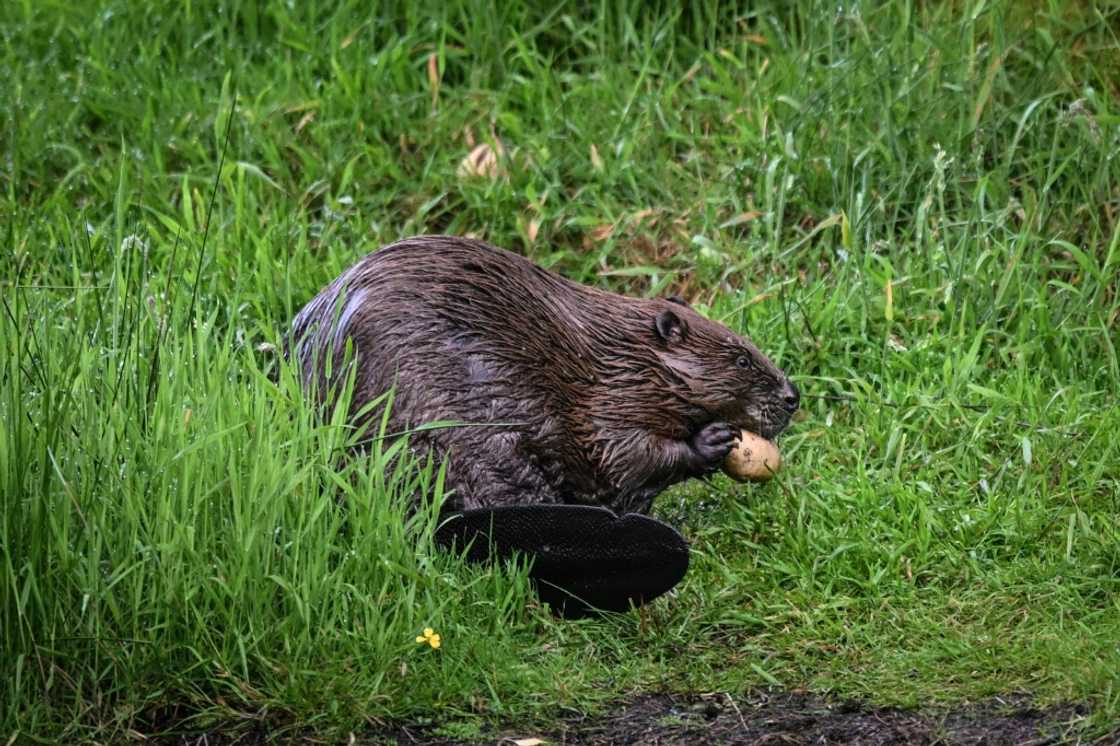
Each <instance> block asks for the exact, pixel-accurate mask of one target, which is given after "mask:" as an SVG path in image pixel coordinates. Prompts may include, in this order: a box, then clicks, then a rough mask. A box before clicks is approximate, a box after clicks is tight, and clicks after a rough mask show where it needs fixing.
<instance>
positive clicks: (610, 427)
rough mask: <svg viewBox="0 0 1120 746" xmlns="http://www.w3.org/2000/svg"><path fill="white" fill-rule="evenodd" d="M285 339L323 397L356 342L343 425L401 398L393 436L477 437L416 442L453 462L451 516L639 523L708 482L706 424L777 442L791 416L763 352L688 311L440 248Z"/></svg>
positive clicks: (485, 250)
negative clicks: (665, 497) (494, 509)
mask: <svg viewBox="0 0 1120 746" xmlns="http://www.w3.org/2000/svg"><path fill="white" fill-rule="evenodd" d="M292 339H293V340H294V342H295V345H296V347H295V350H296V356H297V358H298V361H299V363H300V365H301V366H302V369H303V371H304V377H305V381H306V382H307V383H312V382H315V383H316V384H317V385H318V386H319V387H320V390H325V389H326V387H327V386H328V385H329V384H330V383H332V382H334V381H337V380H338V375H339V374H340V371H341V369H342V366H341V365H340V363H341V361H342V359H343V358H342V356H343V353H344V348H345V347H346V344H345V342H346V340H350V341H351V342H352V345H353V351H354V355H355V357H354V360H355V361H356V364H357V372H356V375H357V380H356V384H355V393H354V398H353V402H352V410H353V411H357V409H359V408H361V407H362V406H364V405H365V404H366V403H368V402H369V401H371V400H372V399H374V398H375V397H377V396H379V395H380V394H382V393H384V392H385V391H387V390H388V389H390V387H393V386H394V385H395V391H394V399H393V405H392V408H391V413H390V422H389V429H390V431H400V430H404V429H407V428H409V427H415V426H416V425H419V424H422V423H425V422H432V421H437V420H444V421H446V420H452V421H457V422H465V423H471V424H472V425H480V426H469V427H455V428H448V429H440V430H432V431H426V432H423V433H420V434H417V435H414V436H413V438H412V440H411V443H412V446H413V448H414V449H420V450H423V449H433V450H434V451H435V453H436V454H437V455H438V456H446V457H448V472H447V486H448V487H449V488H451V489H453V490H454V492H453V493H452V494H451V496H450V497H449V498H448V502H447V504H446V507H447V508H450V509H464V508H477V507H483V506H495V505H506V504H523V503H581V504H595V505H605V506H607V507H610V508H612V509H614V510H616V511H618V512H627V511H638V512H645V511H648V510H649V507H650V505H651V503H652V501H653V498H654V497H655V496H656V495H657V494H658V493H659V492H661V491H662V490H663V489H665V488H666V487H668V486H670V485H672V484H674V483H676V482H679V481H682V480H684V479H687V478H689V477H693V476H701V475H703V474H705V473H708V472H710V471H712V470H714V469H715V468H717V467H718V465H719V461H720V459H721V455H720V454H719V453H714V452H713V449H712V447H710V444H708V441H706V440H705V438H708V440H711V438H710V437H708V436H710V435H711V434H712V433H713V432H715V430H713V428H714V427H716V425H715V424H714V423H727V425H729V426H730V427H731V428H746V429H749V430H752V431H754V432H759V433H761V434H763V435H764V436H767V437H773V436H774V435H776V434H777V433H778V432H780V431H781V430H782V429H783V428H784V427H785V426H786V424H787V423H788V421H789V416H790V414H791V413H792V410H793V409H794V408H796V389H793V388H792V386H791V385H790V383H789V382H788V380H787V379H786V377H785V375H784V374H783V373H782V372H781V371H780V370H778V369H777V368H776V367H775V366H774V365H773V364H772V363H771V362H770V361H769V360H767V359H766V357H765V356H763V355H762V353H760V352H759V351H758V350H757V349H756V348H755V347H754V346H753V345H752V344H751V343H750V342H749V341H748V340H746V339H743V338H742V337H739V336H738V335H736V334H734V333H733V332H731V331H730V330H729V329H727V328H726V327H724V326H722V325H720V324H718V323H715V322H713V321H709V320H708V319H706V318H704V317H703V316H701V315H700V314H698V313H696V312H695V311H693V310H692V309H691V308H689V307H688V306H687V305H685V304H683V303H682V302H675V301H673V300H665V299H650V300H642V299H634V298H628V297H624V296H621V295H616V294H614V293H609V292H605V291H603V290H599V289H596V288H591V287H587V286H583V285H579V284H577V283H574V282H571V281H569V280H567V279H565V278H563V277H560V276H559V275H556V274H554V273H552V272H549V271H547V270H545V269H542V268H541V267H538V266H537V265H535V264H533V263H532V262H530V261H528V260H526V259H525V258H523V257H520V256H518V255H516V254H513V253H510V252H508V251H504V250H502V249H498V248H496V247H493V246H490V245H488V244H485V243H483V242H480V241H473V240H468V239H463V238H455V237H450V236H419V237H416V238H410V239H406V240H403V241H400V242H398V243H395V244H392V245H390V246H387V247H385V248H383V249H381V250H379V251H376V252H374V253H372V254H370V255H369V256H367V257H365V258H364V259H362V260H360V261H358V262H357V263H356V264H355V265H354V266H352V267H351V268H350V269H348V270H346V271H345V272H343V273H342V275H341V276H339V277H338V278H337V279H336V280H335V281H334V282H332V283H331V284H330V285H329V286H327V287H326V288H324V289H323V290H322V291H321V292H320V293H319V295H318V296H316V297H315V298H314V299H313V300H312V301H311V302H310V303H308V305H307V306H306V307H305V308H304V309H303V310H302V311H300V313H299V314H298V316H297V317H296V319H295V321H294V322H293V328H292ZM328 350H333V353H331V354H333V358H332V360H331V366H333V372H332V373H331V374H330V375H329V376H327V375H324V371H325V369H326V366H325V363H326V362H327V361H326V358H327V357H328V352H327V351H328ZM747 363H749V364H747ZM791 392H792V398H791ZM783 393H784V395H785V399H784V400H783V398H782V397H783ZM791 403H792V407H791ZM370 417H378V418H379V417H380V413H379V412H378V413H373V414H372V415H370ZM366 419H369V418H366ZM374 421H378V420H374ZM492 423H500V424H496V425H495V424H492ZM705 428H707V429H706V430H705ZM716 429H718V428H716ZM734 432H736V433H737V432H738V430H737V429H735V430H734ZM705 433H706V434H705ZM717 435H718V434H717ZM713 437H715V436H713ZM723 439H724V440H726V437H724V438H723ZM716 450H717V451H723V453H725V452H726V449H724V448H723V447H722V441H721V442H720V443H717V446H716Z"/></svg>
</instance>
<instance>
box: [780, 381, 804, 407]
mask: <svg viewBox="0 0 1120 746" xmlns="http://www.w3.org/2000/svg"><path fill="white" fill-rule="evenodd" d="M778 396H779V397H781V399H782V403H783V404H785V407H786V409H787V410H789V413H790V414H793V413H794V412H796V411H797V408H798V407H799V406H801V392H800V391H798V390H797V387H796V386H794V385H793V381H791V380H789V379H788V378H787V379H786V380H785V383H784V384H783V385H782V390H781V391H780V392H779V393H778Z"/></svg>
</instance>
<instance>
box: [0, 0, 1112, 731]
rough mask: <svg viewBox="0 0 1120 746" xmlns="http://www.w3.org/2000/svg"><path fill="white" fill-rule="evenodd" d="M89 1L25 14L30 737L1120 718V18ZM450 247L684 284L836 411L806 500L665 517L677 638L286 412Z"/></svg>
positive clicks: (4, 404) (410, 468)
mask: <svg viewBox="0 0 1120 746" xmlns="http://www.w3.org/2000/svg"><path fill="white" fill-rule="evenodd" d="M71 5H72V4H70V3H63V2H46V3H32V2H9V3H6V4H4V5H3V6H0V99H3V100H4V101H6V102H7V105H6V106H5V107H4V109H3V111H2V113H0V116H2V117H3V119H2V121H3V126H2V127H0V137H2V139H3V143H4V152H5V158H4V161H3V164H2V165H0V190H2V194H3V197H2V201H0V217H2V218H3V220H2V221H0V222H2V225H3V227H2V233H3V237H4V241H3V244H4V248H3V252H4V253H3V259H2V261H0V297H2V299H3V303H2V305H3V308H2V309H0V379H2V380H3V391H2V394H0V427H2V433H0V491H2V493H3V501H2V504H0V678H2V679H3V680H4V681H6V682H8V685H7V686H6V687H5V688H4V690H3V694H2V696H3V699H2V700H0V740H5V741H6V740H7V739H8V738H9V737H10V736H15V737H16V738H17V739H19V738H29V737H35V736H37V737H39V738H41V739H43V740H46V741H56V740H59V739H63V740H73V739H83V738H84V739H99V740H118V739H120V740H123V739H126V738H128V737H129V736H130V733H131V732H133V731H136V732H143V733H150V732H154V731H155V730H158V728H159V727H161V726H165V725H166V724H168V723H173V722H177V721H181V720H182V719H183V718H190V720H189V721H188V723H189V724H191V725H196V726H203V725H206V724H208V723H214V722H224V723H226V725H227V727H231V728H245V727H252V725H253V724H254V723H255V722H258V721H259V720H261V719H266V720H267V721H268V722H270V723H272V724H273V725H274V726H282V725H284V724H298V725H299V726H300V727H310V728H312V729H315V730H317V731H321V732H323V733H327V734H331V733H340V732H345V731H347V730H349V729H353V728H359V727H362V726H363V725H366V724H376V723H378V722H383V721H385V720H387V719H395V718H408V719H412V720H423V719H432V720H433V721H437V722H454V723H455V724H454V725H451V726H449V728H450V729H451V731H455V732H469V731H470V730H471V729H472V728H474V727H475V725H476V724H477V723H478V722H481V721H483V720H487V719H503V718H518V719H520V720H521V721H522V722H524V721H525V720H526V719H538V718H545V719H546V718H549V717H552V716H555V714H556V713H557V712H558V709H557V708H560V707H577V708H586V707H592V706H594V705H595V704H597V703H599V702H603V701H606V700H610V699H612V698H615V697H618V696H621V695H624V694H626V693H628V692H632V691H636V690H649V689H663V688H669V689H680V690H683V689H690V690H700V691H713V690H720V689H725V690H731V691H735V690H741V689H742V688H743V687H748V686H768V685H778V686H781V687H784V688H799V687H804V688H809V689H812V690H814V691H817V692H822V693H832V694H836V695H840V696H852V697H859V698H864V699H868V700H871V701H874V702H879V703H897V704H907V705H919V704H930V703H934V704H937V703H952V702H960V701H964V700H969V699H975V698H979V697H984V696H988V695H991V694H996V693H1008V692H1024V693H1027V694H1029V695H1031V696H1033V697H1036V698H1037V699H1038V701H1039V702H1041V703H1048V702H1057V701H1078V702H1086V703H1088V704H1089V705H1091V707H1092V708H1093V710H1094V712H1095V713H1096V717H1097V718H1098V719H1099V721H1100V722H1104V721H1107V720H1114V719H1116V718H1117V717H1120V690H1118V687H1117V684H1118V683H1120V681H1118V676H1117V673H1116V672H1117V670H1120V601H1118V598H1120V596H1118V595H1117V592H1118V590H1120V575H1118V572H1120V529H1118V528H1117V520H1116V517H1117V513H1118V511H1120V497H1118V495H1120V468H1118V466H1117V465H1118V464H1120V408H1118V407H1117V392H1118V391H1120V361H1118V356H1117V349H1116V348H1117V342H1118V338H1120V331H1118V330H1120V292H1118V279H1117V278H1118V274H1120V273H1118V270H1120V228H1118V226H1120V223H1118V220H1117V217H1118V212H1120V192H1118V191H1117V184H1120V159H1118V158H1117V157H1116V153H1117V148H1118V145H1120V129H1118V124H1120V105H1118V93H1120V91H1118V90H1117V88H1116V83H1115V81H1116V80H1117V79H1120V78H1118V75H1117V74H1118V73H1120V55H1118V54H1117V52H1116V49H1117V45H1118V39H1117V30H1118V28H1120V25H1118V24H1120V17H1118V16H1117V14H1116V11H1115V9H1110V8H1109V7H1107V6H1105V5H1103V4H1102V5H1101V6H1100V7H1097V6H1096V5H1094V4H1092V3H1057V2H1055V3H1052V4H1050V5H1046V4H1042V5H1037V6H1036V5H1031V7H1030V8H1027V7H1025V6H1026V5H1027V4H1022V5H1020V4H1014V3H1000V2H989V3H985V2H976V3H936V4H928V5H926V4H917V3H907V2H902V0H899V1H897V2H888V3H879V4H874V5H872V4H859V3H856V4H852V5H844V6H843V8H839V7H838V6H837V5H836V4H832V5H828V4H823V3H822V4H815V3H810V2H802V3H773V4H765V3H764V4H762V5H761V6H758V7H756V8H755V9H754V10H751V11H741V12H736V11H733V10H731V9H728V8H726V7H725V8H717V4H716V3H707V2H698V3H694V4H691V5H689V6H688V7H687V8H686V9H683V10H682V9H679V8H677V7H676V5H675V4H670V5H669V6H667V7H666V8H664V9H661V10H657V9H653V10H651V9H650V8H648V7H645V6H643V5H640V4H637V3H631V4H629V5H628V4H625V3H624V4H621V5H619V6H618V7H616V8H612V9H609V10H608V9H602V10H600V11H596V12H591V11H584V10H582V9H581V7H582V6H579V5H569V4H563V3H551V4H542V7H540V8H538V7H536V6H535V5H530V4H526V3H524V2H507V3H489V2H481V1H480V2H468V1H467V0H461V1H459V2H451V3H445V4H444V3H432V4H431V7H422V6H421V5H420V4H415V5H414V4H411V3H400V4H393V3H385V4H382V5H380V7H379V8H378V9H377V11H376V12H374V13H371V11H370V9H369V7H367V5H366V4H364V3H346V2H339V3H330V4H328V3H320V2H306V3H295V4H289V3H284V2H279V1H276V2H268V1H266V2H259V3H253V2H245V3H239V2H230V3H225V4H221V5H219V4H215V3H209V2H203V3H197V2H188V1H186V0H183V1H182V2H170V3H163V4H147V3H131V2H100V3H95V4H94V3H91V4H89V7H82V8H77V9H75V8H73V7H70V6H71ZM157 6H158V7H157ZM497 141H500V143H501V153H502V156H501V158H500V159H499V165H500V169H499V171H498V173H497V174H496V175H495V176H494V177H493V178H492V177H490V176H481V177H472V176H470V175H467V174H464V173H462V172H461V170H460V164H461V162H462V160H463V159H464V157H465V156H466V155H467V154H468V153H469V152H470V151H471V150H472V148H473V147H476V146H477V145H479V144H481V143H491V144H492V145H494V146H495V147H497V145H496V143H497ZM437 231H438V232H450V233H463V234H465V233H471V234H474V235H479V236H482V237H484V238H487V239H488V240H491V241H493V242H495V243H498V244H500V245H503V246H506V247H508V248H511V249H514V250H517V251H521V252H523V253H525V254H527V255H530V256H532V257H533V258H534V259H536V260H537V261H539V262H541V263H542V264H545V265H548V266H551V267H553V268H555V269H557V270H558V271H561V272H563V273H565V274H566V275H568V276H570V277H573V278H576V279H579V280H582V281H585V282H590V283H596V284H599V285H602V286H604V287H612V288H614V289H618V290H623V291H626V292H629V293H632V294H657V293H666V292H669V291H674V292H680V293H682V294H683V295H686V296H688V297H689V298H690V299H692V300H693V301H694V303H695V304H697V305H699V306H700V307H701V308H703V309H704V310H706V312H708V313H709V314H710V315H712V316H713V317H716V318H720V319H722V320H724V321H725V322H726V323H728V324H730V325H731V326H733V327H735V328H737V329H740V330H742V331H744V332H746V333H748V334H750V336H751V337H752V338H753V339H754V340H755V341H756V342H757V343H758V344H759V346H760V347H761V348H762V349H764V350H766V351H767V352H769V353H771V354H772V357H774V358H775V359H776V360H777V361H778V362H779V363H780V364H781V365H782V366H783V367H784V368H785V369H786V370H787V371H789V372H791V373H792V375H793V378H794V379H795V380H796V381H797V382H798V385H799V386H800V388H801V390H802V392H803V394H804V404H803V407H804V414H805V416H804V418H803V419H802V420H800V421H799V422H798V423H796V424H795V426H794V428H793V429H792V431H791V433H790V434H789V435H788V436H787V437H786V438H785V440H784V441H783V443H784V445H783V449H784V452H785V456H786V462H787V463H788V465H789V467H788V469H787V470H786V471H785V472H784V473H783V474H782V476H781V477H780V478H779V479H777V480H775V481H774V482H772V483H770V484H768V485H766V486H764V487H753V486H751V487H746V486H740V485H734V484H732V483H730V482H728V481H726V480H724V479H722V478H720V479H717V480H715V481H713V482H712V483H710V484H693V485H689V486H686V487H684V488H682V489H680V490H678V491H675V492H673V493H670V494H667V495H664V496H662V498H661V499H660V501H659V503H658V506H657V512H658V515H659V516H660V517H662V518H664V519H665V520H668V521H670V522H672V523H673V524H674V525H677V526H679V527H681V529H682V530H683V531H684V532H685V533H686V534H687V536H688V538H689V539H690V540H691V541H692V543H693V547H694V559H693V565H692V568H691V570H690V572H689V575H688V577H687V578H686V580H685V582H684V583H683V584H682V586H681V587H680V589H679V591H678V592H677V593H676V594H675V595H674V596H673V597H671V598H669V599H665V600H662V601H660V602H658V603H657V604H655V605H654V606H653V607H652V608H651V609H650V610H649V611H648V613H646V614H642V615H639V614H633V615H623V616H619V617H611V618H606V619H601V620H589V621H581V622H578V623H557V622H555V621H553V620H552V619H551V618H550V617H549V616H548V615H547V613H545V612H544V611H543V610H541V609H539V608H537V607H536V606H535V605H534V604H533V601H532V597H531V595H530V594H529V592H528V589H527V586H526V583H525V580H524V577H523V575H522V574H520V573H518V572H517V571H516V570H510V571H508V572H480V571H474V570H471V569H469V568H464V567H461V566H458V565H457V564H456V563H455V562H453V561H451V560H449V559H448V558H446V557H441V556H439V555H437V554H435V553H434V552H433V551H432V550H431V547H430V544H429V541H428V539H427V538H426V536H427V534H426V530H427V529H428V528H430V521H431V516H430V515H427V514H423V513H422V514H420V515H417V516H414V517H412V518H407V517H406V514H405V511H404V509H403V504H402V503H403V501H402V497H403V496H405V495H407V494H410V493H411V492H412V491H413V490H415V489H416V488H417V487H418V486H419V487H420V488H421V489H423V490H425V491H426V492H433V493H437V494H438V490H439V489H440V485H439V478H438V473H437V472H434V471H433V469H432V468H431V466H430V465H426V464H407V463H406V464H402V465H401V466H400V467H399V468H397V469H393V470H390V471H389V472H388V473H386V470H385V469H382V468H380V467H379V464H380V463H382V462H383V461H384V460H386V457H387V456H388V455H390V454H389V449H394V448H400V447H401V444H400V443H399V442H397V441H394V440H393V439H386V440H385V441H384V442H383V444H382V447H383V450H382V451H381V452H379V453H375V454H374V455H373V456H372V457H371V459H370V460H369V461H367V462H349V463H347V462H345V461H343V460H341V459H339V458H338V454H339V453H340V452H341V450H342V449H343V448H344V447H345V443H346V441H347V439H348V438H349V437H350V434H349V433H348V432H347V431H346V428H345V427H344V426H343V421H342V419H341V418H340V417H335V418H334V419H333V420H331V421H329V422H320V421H317V420H315V419H314V418H313V417H312V416H311V413H310V412H309V411H308V410H307V408H306V407H305V406H304V405H303V403H302V402H301V400H300V397H299V395H298V388H297V387H296V385H295V382H294V381H293V379H292V377H291V375H290V374H289V373H287V372H285V373H284V374H283V375H281V376H280V377H279V378H278V379H277V380H275V381H274V380H272V379H270V378H269V377H268V375H266V373H265V372H264V368H265V367H266V366H267V365H268V364H269V353H268V351H267V348H263V349H262V347H261V346H262V345H268V344H275V343H276V342H277V339H278V335H279V334H280V333H281V331H282V329H283V328H284V326H285V325H286V323H287V322H288V320H289V319H290V318H291V316H292V315H293V313H294V311H295V310H297V309H298V308H299V306H300V305H302V303H304V302H305V301H306V300H308V299H309V298H310V297H311V296H312V295H313V294H314V293H315V292H316V291H317V290H318V288H320V287H321V286H322V285H323V284H325V283H326V282H327V281H329V280H330V279H332V278H333V277H334V276H335V275H336V274H337V273H338V272H339V271H341V270H342V269H343V268H344V267H345V266H347V265H348V264H350V263H351V262H352V261H353V260H354V259H356V258H357V257H358V256H360V255H362V254H364V253H365V252H367V251H370V250H373V249H374V248H376V247H377V246H379V245H381V244H382V243H384V242H387V241H389V240H392V239H394V238H396V237H399V236H402V235H407V234H413V233H419V232H437ZM425 627H432V628H434V629H435V631H436V632H438V633H439V634H440V635H441V638H442V645H441V647H440V648H439V649H433V648H432V647H431V646H430V645H427V644H424V645H420V644H417V643H416V636H417V635H420V634H421V632H422V630H423V629H424V628H425Z"/></svg>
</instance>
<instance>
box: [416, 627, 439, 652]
mask: <svg viewBox="0 0 1120 746" xmlns="http://www.w3.org/2000/svg"><path fill="white" fill-rule="evenodd" d="M416 643H417V644H418V645H423V644H424V643H428V644H429V645H431V646H432V649H433V650H439V646H440V638H439V635H437V634H436V631H435V630H434V629H432V628H431V627H425V628H424V634H422V635H418V636H417V637H416Z"/></svg>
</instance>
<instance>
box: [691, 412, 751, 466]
mask: <svg viewBox="0 0 1120 746" xmlns="http://www.w3.org/2000/svg"><path fill="white" fill-rule="evenodd" d="M738 441H739V428H737V427H735V426H734V425H730V424H728V423H726V422H710V423H708V424H707V425H705V426H704V427H703V428H701V429H700V431H699V432H698V433H696V434H695V435H693V436H692V443H691V445H692V450H693V452H694V453H695V454H696V458H697V460H698V461H699V462H700V463H699V465H700V467H701V469H702V470H703V471H712V470H714V469H718V468H719V467H720V465H721V464H722V463H723V460H724V459H725V458H727V454H729V453H731V449H732V448H734V447H735V444H736V443H737V442H738Z"/></svg>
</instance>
